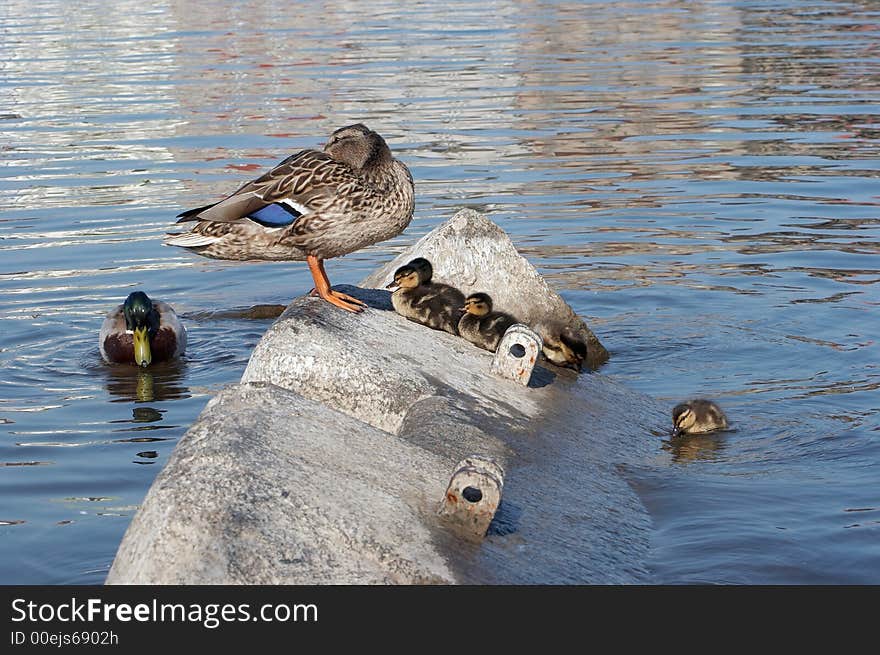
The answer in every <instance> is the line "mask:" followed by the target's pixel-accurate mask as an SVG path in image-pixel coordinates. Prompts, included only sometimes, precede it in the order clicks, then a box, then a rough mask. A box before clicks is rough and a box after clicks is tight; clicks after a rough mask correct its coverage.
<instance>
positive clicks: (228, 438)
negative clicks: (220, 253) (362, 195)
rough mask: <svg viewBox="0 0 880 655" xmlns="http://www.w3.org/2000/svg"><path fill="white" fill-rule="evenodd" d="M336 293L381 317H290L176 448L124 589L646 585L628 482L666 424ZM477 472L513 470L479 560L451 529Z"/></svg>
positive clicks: (318, 305)
mask: <svg viewBox="0 0 880 655" xmlns="http://www.w3.org/2000/svg"><path fill="white" fill-rule="evenodd" d="M438 229H441V228H438ZM463 231H465V232H466V231H467V230H465V229H464V228H463ZM459 251H460V250H459ZM412 256H414V253H413V252H409V253H404V255H402V257H401V258H410V257H412ZM517 270H519V269H517ZM513 274H515V271H511V272H510V273H509V275H511V276H512V275H513ZM446 279H447V280H448V279H449V278H446ZM510 279H512V278H510ZM382 281H384V278H383V279H382ZM379 284H381V282H380V283H379ZM340 289H341V290H343V291H345V292H346V293H350V294H351V295H353V296H356V297H359V298H361V299H362V300H364V301H365V302H367V303H368V304H369V308H368V309H367V310H366V311H365V312H364V313H362V314H359V315H354V314H349V313H346V312H342V311H340V310H338V309H337V308H335V307H332V306H331V305H330V304H329V303H326V302H324V301H322V300H319V299H317V298H310V297H303V298H298V299H296V300H295V301H294V302H293V303H291V305H290V306H289V307H288V308H287V310H285V312H284V313H283V314H282V315H281V316H280V317H279V319H278V320H277V321H276V322H275V323H274V324H273V325H272V327H271V328H270V329H269V330H268V331H267V332H266V334H265V335H264V337H263V339H262V340H261V341H260V343H259V344H258V345H257V347H256V348H255V349H254V352H253V355H252V357H251V360H250V363H249V364H248V367H247V369H246V371H245V373H244V375H243V377H242V384H241V385H237V386H233V387H232V388H230V389H228V390H226V391H224V392H223V393H222V394H220V395H219V396H218V397H217V398H216V399H215V400H213V401H211V402H210V403H209V404H208V406H207V407H206V408H205V410H204V411H203V412H202V414H201V416H200V417H199V418H198V420H197V421H196V423H195V424H194V425H193V427H192V428H191V429H190V430H189V432H187V434H186V435H184V437H183V438H182V440H181V442H180V443H179V444H178V446H177V448H176V449H175V451H174V453H173V454H172V456H171V458H170V460H169V462H168V465H167V466H166V468H165V470H164V471H163V472H162V473H161V474H160V476H159V477H158V478H157V479H156V482H155V483H154V485H153V487H152V488H151V490H150V492H149V494H148V495H147V498H146V499H145V501H144V504H143V506H142V508H141V510H140V511H139V512H138V514H137V516H136V517H135V519H134V520H133V521H132V524H131V526H130V527H129V530H128V532H127V533H126V535H125V537H124V539H123V542H122V545H121V546H120V549H119V552H118V554H117V557H116V560H115V561H114V563H113V567H112V568H111V571H110V574H109V576H108V579H107V582H108V583H117V584H118V583H123V584H124V583H150V584H152V583H183V582H186V583H271V584H284V583H388V582H401V583H409V582H438V583H490V584H494V583H529V584H534V583H562V584H564V583H628V582H644V581H646V580H647V575H648V574H647V572H646V570H645V567H644V561H645V559H646V553H647V547H648V529H649V520H648V517H647V514H646V512H645V510H644V508H643V507H642V505H641V503H640V501H639V500H638V498H637V496H636V495H635V493H634V492H633V491H632V489H630V487H629V486H628V485H627V483H626V482H625V481H624V480H623V478H622V477H621V476H620V475H619V472H618V467H619V466H620V465H638V463H639V462H640V461H643V460H644V458H645V457H648V456H649V455H650V453H652V452H653V451H654V450H655V449H656V438H657V437H656V435H657V434H659V433H660V431H661V430H663V429H665V428H666V424H667V423H668V417H667V415H666V411H665V409H664V408H662V407H660V406H659V405H658V404H657V403H656V402H655V401H653V400H651V399H650V398H647V397H645V396H642V395H640V394H636V393H634V392H632V391H630V390H628V389H626V388H625V387H623V386H621V385H619V384H617V383H615V382H614V381H612V380H610V379H608V378H607V377H605V376H602V375H599V374H589V373H584V374H582V375H580V376H578V375H575V374H574V373H573V372H571V371H568V370H563V369H557V368H555V367H541V366H539V367H536V369H535V371H534V374H533V376H532V381H531V383H530V385H529V386H528V387H524V386H522V385H520V384H518V383H516V382H514V381H511V380H505V379H500V378H497V377H495V376H493V375H491V373H490V366H491V361H492V357H493V356H492V354H491V353H489V352H487V351H484V350H480V349H479V348H477V347H475V346H473V345H471V344H469V343H467V342H466V341H464V340H463V339H460V338H458V337H455V336H453V335H449V334H446V333H444V332H440V331H435V330H431V329H429V328H426V327H424V326H421V325H418V324H416V323H412V322H410V321H407V320H406V319H404V318H402V317H400V316H398V315H397V314H396V313H394V312H393V310H392V309H391V304H390V299H389V298H390V294H389V293H388V292H387V291H385V290H379V289H359V288H357V287H345V286H343V287H340ZM490 293H491V290H490ZM469 455H480V456H488V457H492V458H494V459H496V460H497V461H498V462H499V463H500V464H501V466H502V467H503V468H504V471H505V482H504V495H503V498H502V502H501V506H500V508H499V510H498V513H497V514H496V516H495V519H494V521H493V523H492V526H490V529H489V534H488V536H487V537H486V538H485V539H484V540H483V541H482V542H480V543H473V542H470V541H468V540H465V539H462V538H461V537H460V536H458V535H456V534H454V533H453V532H452V531H450V530H448V529H446V528H444V526H443V524H442V521H441V519H440V517H438V515H437V510H438V508H439V505H440V502H441V499H442V497H443V493H444V490H445V488H446V485H447V483H448V482H449V478H450V475H451V473H452V471H453V470H454V467H455V465H456V464H457V463H458V462H460V461H461V460H462V459H464V458H465V457H467V456H469Z"/></svg>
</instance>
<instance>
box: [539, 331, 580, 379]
mask: <svg viewBox="0 0 880 655" xmlns="http://www.w3.org/2000/svg"><path fill="white" fill-rule="evenodd" d="M542 336H543V340H544V348H543V350H542V352H543V353H544V357H546V358H547V359H548V360H549V361H550V362H552V363H554V364H556V365H557V366H564V367H566V368H571V369H574V370H576V371H580V370H581V369H582V368H583V367H584V360H585V359H586V358H587V344H586V343H584V341H583V340H582V339H580V338H578V337H577V335H575V334H573V333H572V332H571V331H570V330H569V329H568V328H565V329H563V330H562V331H560V332H555V331H553V332H545V333H544V335H542Z"/></svg>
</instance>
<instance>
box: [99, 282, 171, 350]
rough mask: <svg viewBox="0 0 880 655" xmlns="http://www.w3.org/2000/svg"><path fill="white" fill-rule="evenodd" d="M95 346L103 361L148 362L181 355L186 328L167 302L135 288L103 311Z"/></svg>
mask: <svg viewBox="0 0 880 655" xmlns="http://www.w3.org/2000/svg"><path fill="white" fill-rule="evenodd" d="M98 347H99V348H100V350H101V357H103V358H104V360H105V361H107V362H114V363H119V364H137V365H138V366H148V365H149V364H150V363H152V362H161V361H165V360H168V359H173V358H175V357H179V356H180V355H182V354H183V351H184V350H186V328H185V327H183V324H182V323H181V322H180V319H178V318H177V314H175V313H174V310H173V309H171V305H169V304H167V303H164V302H162V301H160V300H151V299H150V298H149V296H147V294H145V293H144V292H143V291H135V292H133V293H131V294H129V296H128V298H126V299H125V302H124V303H123V304H121V305H119V306H117V307H116V308H115V309H114V310H113V311H111V312H110V313H109V314H107V317H106V318H105V319H104V323H103V324H102V325H101V332H100V334H99V335H98Z"/></svg>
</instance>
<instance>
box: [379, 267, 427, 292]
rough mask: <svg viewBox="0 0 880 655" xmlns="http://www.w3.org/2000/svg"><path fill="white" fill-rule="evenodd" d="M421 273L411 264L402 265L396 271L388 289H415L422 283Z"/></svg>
mask: <svg viewBox="0 0 880 655" xmlns="http://www.w3.org/2000/svg"><path fill="white" fill-rule="evenodd" d="M422 281H423V280H422V278H421V275H420V274H419V271H418V270H417V269H416V268H413V266H412V265H411V264H406V265H405V266H401V267H400V268H398V269H397V270H396V271H394V281H393V282H391V283H390V284H389V285H387V286H386V287H385V288H386V289H395V290H396V289H415V288H416V287H417V286H419V285H420V284H421V283H422Z"/></svg>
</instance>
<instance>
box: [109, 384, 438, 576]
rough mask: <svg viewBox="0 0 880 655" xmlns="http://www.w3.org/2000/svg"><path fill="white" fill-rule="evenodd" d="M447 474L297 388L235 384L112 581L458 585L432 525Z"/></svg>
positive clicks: (197, 433)
mask: <svg viewBox="0 0 880 655" xmlns="http://www.w3.org/2000/svg"><path fill="white" fill-rule="evenodd" d="M378 454H381V456H380V457H377V456H376V455H378ZM445 468H446V462H445V461H441V460H440V458H439V457H437V456H436V455H432V454H431V453H428V452H427V451H425V450H423V449H421V448H418V447H415V446H410V445H409V444H407V443H405V442H401V441H400V440H399V439H397V438H396V437H394V436H392V435H390V434H388V433H386V432H382V431H381V430H377V429H375V428H371V427H370V426H368V425H366V424H364V423H362V422H360V421H357V420H355V419H352V418H350V417H348V416H345V415H344V414H340V413H339V412H336V411H334V410H332V409H330V408H328V407H326V406H324V405H321V404H320V403H316V402H314V401H311V400H307V399H305V398H303V397H302V396H300V395H298V394H295V393H292V392H289V391H285V390H284V389H280V388H279V387H275V386H272V385H267V384H243V385H234V386H232V387H230V388H228V389H226V390H224V391H223V392H222V393H220V394H219V395H218V396H216V397H215V398H214V399H212V400H211V401H210V402H209V403H208V405H207V407H205V410H204V411H203V412H202V415H201V417H200V418H199V420H198V421H197V422H196V423H195V424H194V425H193V427H192V428H191V429H190V431H189V432H187V434H186V436H185V437H184V438H183V439H182V440H181V442H180V443H179V444H178V446H177V448H176V449H175V450H174V455H173V456H172V458H171V460H170V461H169V462H168V465H167V466H166V467H165V468H164V469H163V470H162V472H161V473H160V474H159V476H158V477H157V478H156V480H155V481H154V483H153V486H152V487H151V488H150V491H149V493H148V494H147V497H146V499H145V500H144V503H143V507H142V509H141V510H140V511H139V512H138V513H137V514H136V515H135V518H134V520H133V521H132V524H131V526H130V527H129V530H128V532H127V533H126V536H125V538H124V539H123V542H122V545H121V546H120V548H119V551H118V553H117V555H116V560H115V561H114V563H113V567H112V569H111V570H110V575H109V576H108V578H107V582H108V584H114V583H138V584H321V583H338V582H343V581H352V582H353V581H357V582H363V583H448V582H453V581H454V580H455V576H454V575H453V573H452V571H451V570H450V569H449V567H448V566H447V564H446V562H445V559H444V558H443V557H442V556H441V555H440V554H439V553H438V552H437V550H436V549H435V548H434V546H433V544H432V540H431V534H430V530H429V528H428V527H426V525H427V524H428V523H429V522H430V520H431V518H432V515H433V513H434V511H436V505H437V502H438V499H439V498H440V496H441V494H442V493H443V490H444V489H445V484H446V480H444V479H442V478H439V479H438V478H437V475H436V474H437V472H438V471H442V470H443V469H445Z"/></svg>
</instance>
